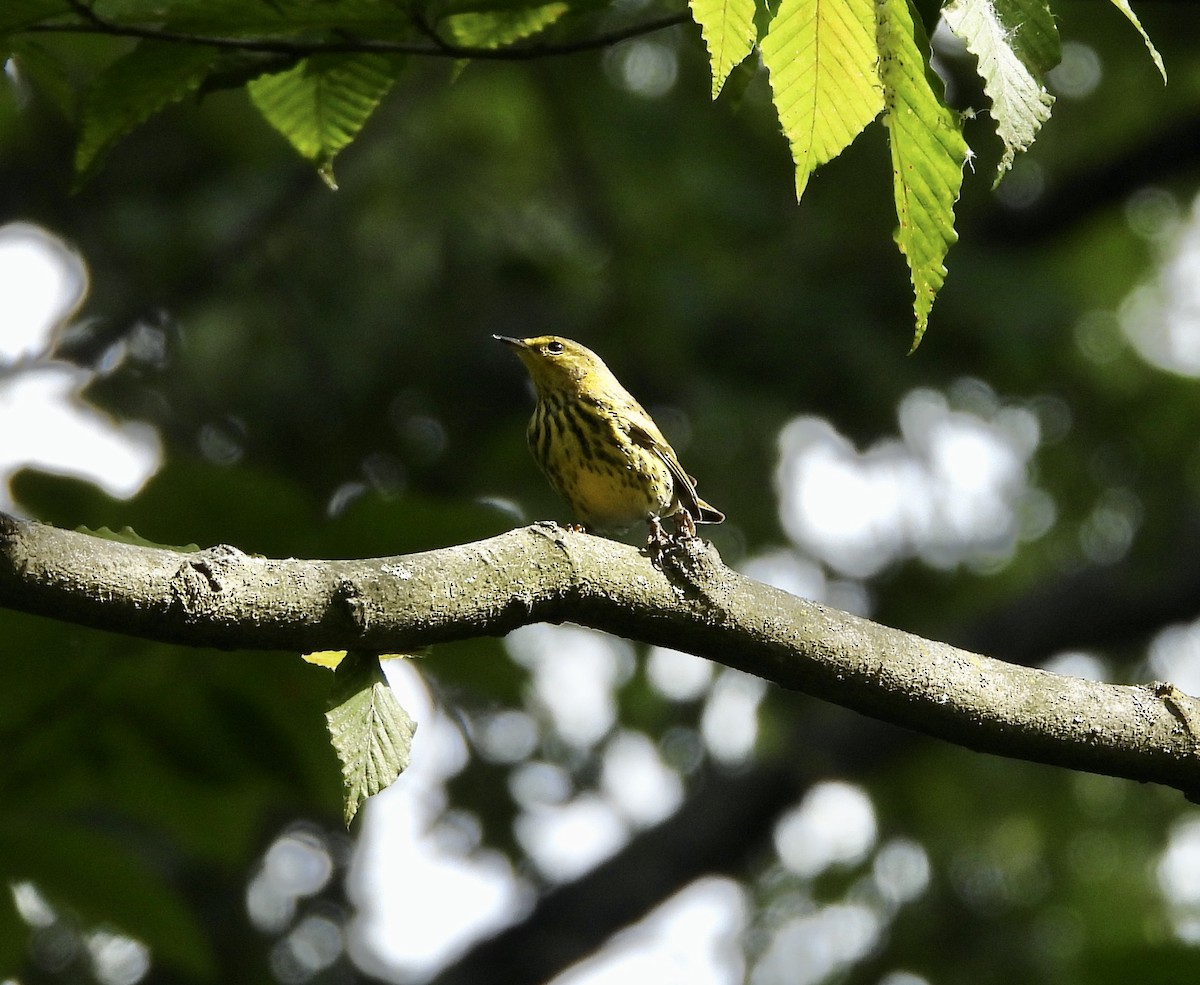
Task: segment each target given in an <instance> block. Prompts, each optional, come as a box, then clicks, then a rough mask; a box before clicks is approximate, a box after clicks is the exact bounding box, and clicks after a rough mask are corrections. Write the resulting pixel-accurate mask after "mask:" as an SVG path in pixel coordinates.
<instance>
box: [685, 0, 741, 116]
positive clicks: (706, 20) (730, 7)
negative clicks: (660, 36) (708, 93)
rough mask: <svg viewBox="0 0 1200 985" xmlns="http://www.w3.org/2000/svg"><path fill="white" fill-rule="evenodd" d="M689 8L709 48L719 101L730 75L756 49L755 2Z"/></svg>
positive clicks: (710, 2) (712, 1) (713, 0)
mask: <svg viewBox="0 0 1200 985" xmlns="http://www.w3.org/2000/svg"><path fill="white" fill-rule="evenodd" d="M688 6H690V7H691V9H692V17H693V18H695V21H696V23H697V24H699V25H700V34H701V36H702V37H703V38H704V44H705V45H706V46H707V47H708V60H709V64H710V65H711V66H712V97H713V99H716V98H717V96H719V95H720V94H721V88H722V87H723V86H724V85H725V80H726V79H727V78H729V73H730V72H732V71H733V70H734V68H736V67H737V66H738V65H740V64H741V62H742V61H743V60H744V59H745V57H746V56H747V55H748V54H750V52H751V50H752V49H753V48H754V38H755V29H754V10H755V4H754V0H688Z"/></svg>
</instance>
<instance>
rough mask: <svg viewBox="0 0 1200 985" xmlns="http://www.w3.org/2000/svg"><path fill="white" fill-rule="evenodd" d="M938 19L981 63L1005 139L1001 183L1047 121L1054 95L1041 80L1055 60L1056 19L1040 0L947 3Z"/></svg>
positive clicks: (987, 88) (975, 0)
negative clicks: (1017, 157) (944, 19)
mask: <svg viewBox="0 0 1200 985" xmlns="http://www.w3.org/2000/svg"><path fill="white" fill-rule="evenodd" d="M942 16H943V17H945V18H946V23H947V24H948V25H949V26H950V30H952V31H953V32H954V33H955V34H956V35H958V37H959V38H961V39H962V41H963V43H964V44H966V46H967V48H968V50H970V52H971V53H972V54H973V55H975V57H976V58H977V59H978V60H979V74H980V76H981V77H982V78H983V88H984V91H985V92H986V93H987V94H988V98H989V99H990V100H991V102H992V107H991V113H992V117H993V119H995V121H996V132H997V133H998V134H999V135H1000V139H1001V140H1003V141H1004V156H1003V157H1002V158H1001V160H1000V166H999V170H998V171H997V175H996V180H997V181H999V180H1000V178H1001V177H1002V176H1003V175H1004V172H1005V171H1007V170H1008V169H1009V168H1011V167H1012V163H1013V158H1014V157H1015V156H1016V155H1017V154H1018V153H1020V152H1021V151H1024V150H1028V149H1029V147H1030V145H1031V144H1032V143H1033V140H1034V138H1035V137H1036V136H1037V132H1038V130H1039V129H1041V126H1042V124H1043V123H1045V122H1046V120H1048V119H1049V118H1050V107H1051V106H1053V105H1054V97H1053V96H1052V95H1050V93H1048V92H1047V91H1046V87H1045V86H1044V85H1043V84H1042V81H1043V77H1044V76H1043V73H1044V72H1045V70H1047V69H1048V68H1050V67H1051V66H1052V65H1053V64H1054V63H1055V62H1056V61H1057V60H1058V57H1057V55H1058V50H1059V45H1058V30H1057V29H1056V28H1055V26H1054V18H1053V17H1052V16H1051V14H1050V9H1049V7H1047V6H1046V5H1045V3H1044V2H1042V0H1006V2H1004V3H993V2H992V0H951V3H949V4H948V5H947V6H946V7H944V8H943V9H942ZM1047 52H1049V53H1050V54H1047Z"/></svg>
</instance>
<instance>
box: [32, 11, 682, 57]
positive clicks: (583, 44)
mask: <svg viewBox="0 0 1200 985" xmlns="http://www.w3.org/2000/svg"><path fill="white" fill-rule="evenodd" d="M67 3H68V4H69V5H70V7H71V9H72V10H74V11H75V12H76V13H77V14H78V15H79V17H80V18H82V20H83V22H82V23H71V24H31V25H29V26H28V27H26V28H24V30H25V31H27V32H29V33H38V34H101V35H106V36H109V37H117V38H135V39H138V40H142V41H159V42H162V43H164V44H182V45H192V46H195V47H206V48H219V49H222V50H225V51H249V52H256V53H260V54H276V55H294V56H296V57H298V58H305V57H308V56H310V55H333V54H380V55H418V56H423V57H429V58H468V59H478V60H490V61H529V60H531V59H534V58H549V57H553V56H557V55H574V54H578V53H580V52H584V51H594V50H596V49H599V48H608V47H611V46H613V45H615V44H619V43H620V42H622V41H628V40H629V39H631V38H636V37H640V36H642V35H645V34H653V33H655V32H656V31H663V30H666V29H667V28H670V27H675V26H677V25H679V24H684V23H687V22H688V21H689V20H690V19H691V15H690V14H688V13H687V12H686V11H681V12H679V13H675V14H667V15H665V16H663V17H658V18H655V19H653V20H648V21H642V22H640V23H637V24H630V25H627V26H626V27H621V28H617V29H615V30H612V31H605V32H603V33H601V34H597V35H593V36H592V37H589V38H580V39H578V40H576V41H564V42H561V43H557V44H551V43H549V42H535V43H531V44H527V45H523V46H521V47H514V48H473V47H468V46H464V45H457V44H454V43H452V42H449V41H446V40H445V39H444V38H442V37H441V36H440V35H438V34H436V33H435V32H433V31H432V30H431V29H429V28H428V27H427V26H424V25H422V24H420V23H419V22H418V23H417V27H418V28H423V33H424V34H425V35H426V37H428V38H431V39H432V41H433V43H432V44H419V43H416V42H411V41H387V40H382V39H377V38H346V39H342V40H336V41H334V40H325V41H290V40H287V39H284V38H262V37H259V38H236V37H221V36H218V35H211V34H185V33H182V32H180V31H172V30H169V29H167V28H160V27H146V26H144V25H138V24H118V23H115V22H113V21H110V20H106V19H104V18H102V17H100V16H99V15H97V14H96V12H95V11H94V10H92V9H91V8H90V7H89V6H88V5H87V4H85V3H83V2H82V0H67Z"/></svg>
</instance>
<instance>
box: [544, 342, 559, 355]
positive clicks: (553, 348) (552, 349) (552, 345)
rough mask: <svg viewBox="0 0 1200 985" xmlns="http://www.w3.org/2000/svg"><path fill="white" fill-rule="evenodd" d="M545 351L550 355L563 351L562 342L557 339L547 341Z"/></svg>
mask: <svg viewBox="0 0 1200 985" xmlns="http://www.w3.org/2000/svg"><path fill="white" fill-rule="evenodd" d="M546 351H547V352H548V353H550V355H552V356H557V355H559V354H560V353H561V352H562V351H563V344H562V343H561V342H558V341H554V342H547V343H546Z"/></svg>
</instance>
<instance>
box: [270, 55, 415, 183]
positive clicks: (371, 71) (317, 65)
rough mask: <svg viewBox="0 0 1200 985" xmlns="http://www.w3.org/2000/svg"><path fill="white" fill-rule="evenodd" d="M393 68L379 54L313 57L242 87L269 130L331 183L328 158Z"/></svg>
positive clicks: (354, 129)
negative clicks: (285, 141)
mask: <svg viewBox="0 0 1200 985" xmlns="http://www.w3.org/2000/svg"><path fill="white" fill-rule="evenodd" d="M395 79H396V63H395V61H394V60H393V59H390V58H387V57H384V56H382V55H318V56H314V57H312V58H306V59H304V61H302V62H299V63H298V64H296V65H295V66H293V67H292V68H290V69H288V70H287V71H286V72H277V73H275V74H274V75H264V76H262V77H261V78H258V79H255V80H254V81H252V82H251V83H249V85H247V86H246V89H247V91H248V92H249V93H250V99H251V101H252V102H253V103H254V105H255V106H256V107H258V110H259V112H260V113H262V115H263V116H264V117H265V118H266V120H267V122H268V123H270V124H271V126H273V127H275V129H276V130H278V131H279V132H280V133H282V134H283V135H284V136H285V137H286V138H287V139H288V141H289V142H290V143H291V145H292V146H293V147H294V148H296V150H297V151H298V152H299V153H300V155H301V156H302V157H304V158H306V159H307V160H309V161H312V162H313V163H314V164H315V165H316V166H317V169H318V170H319V171H320V172H321V175H322V177H324V178H325V180H326V183H328V184H329V185H330V186H331V187H334V188H336V187H337V186H336V184H335V183H334V182H333V171H332V166H333V159H334V157H335V156H336V155H337V153H338V151H340V150H342V148H344V147H345V146H346V145H347V144H349V143H350V142H351V141H352V140H353V139H354V138H355V136H357V134H358V132H359V130H361V129H362V126H363V124H364V123H366V122H367V119H368V118H369V117H370V115H371V113H373V112H374V110H375V107H376V106H378V105H379V101H380V100H381V99H383V97H384V96H385V95H387V92H388V90H389V89H390V88H391V87H392V83H393V82H394V81H395Z"/></svg>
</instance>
